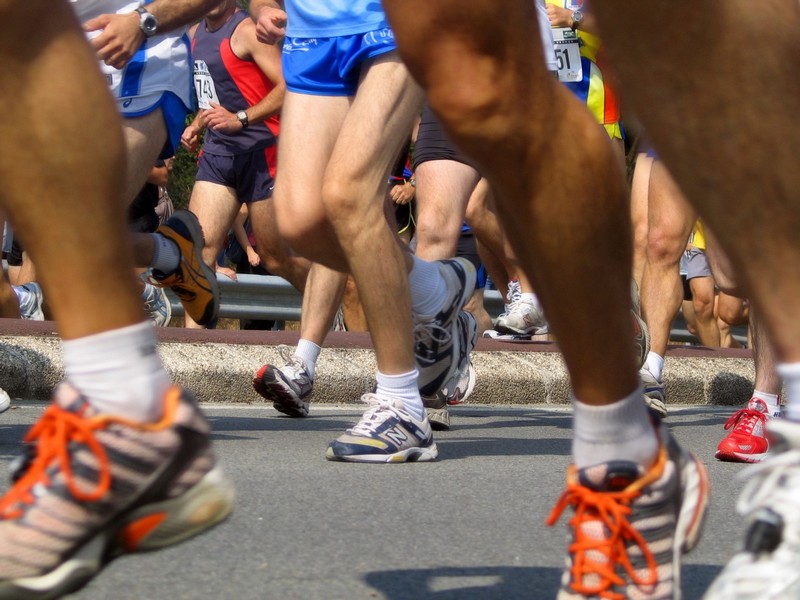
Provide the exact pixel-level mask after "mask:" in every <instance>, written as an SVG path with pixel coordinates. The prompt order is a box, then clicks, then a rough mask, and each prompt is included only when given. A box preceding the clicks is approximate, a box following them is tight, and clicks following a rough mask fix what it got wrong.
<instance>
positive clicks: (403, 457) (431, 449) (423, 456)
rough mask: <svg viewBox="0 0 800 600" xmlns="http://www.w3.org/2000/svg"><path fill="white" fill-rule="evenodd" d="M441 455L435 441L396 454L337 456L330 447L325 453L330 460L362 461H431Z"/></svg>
mask: <svg viewBox="0 0 800 600" xmlns="http://www.w3.org/2000/svg"><path fill="white" fill-rule="evenodd" d="M437 456H439V449H438V448H437V447H436V443H435V442H434V443H433V444H431V445H430V446H428V447H425V448H422V447H415V448H406V449H405V450H401V451H400V452H395V453H394V454H352V455H347V456H337V455H336V454H335V453H334V452H333V451H332V450H331V448H330V447H328V450H327V452H326V453H325V458H327V459H328V460H336V461H342V462H361V463H376V464H384V463H406V462H429V461H433V460H436V457H437Z"/></svg>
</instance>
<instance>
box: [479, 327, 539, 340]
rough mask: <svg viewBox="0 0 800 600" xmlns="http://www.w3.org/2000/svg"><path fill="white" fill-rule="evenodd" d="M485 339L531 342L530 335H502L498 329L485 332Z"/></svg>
mask: <svg viewBox="0 0 800 600" xmlns="http://www.w3.org/2000/svg"><path fill="white" fill-rule="evenodd" d="M483 337H485V338H489V339H491V340H499V341H501V342H518V341H530V339H531V336H530V335H522V334H518V333H500V332H499V331H497V330H496V329H487V330H486V331H484V332H483Z"/></svg>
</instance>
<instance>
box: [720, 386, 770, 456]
mask: <svg viewBox="0 0 800 600" xmlns="http://www.w3.org/2000/svg"><path fill="white" fill-rule="evenodd" d="M773 416H780V414H778V415H770V414H769V408H768V407H767V404H766V402H764V401H763V400H761V399H760V398H755V397H753V398H750V401H749V402H748V403H747V406H746V407H745V408H743V409H741V410H737V411H736V412H735V413H733V414H732V415H731V416H730V418H729V419H728V420H727V421H726V422H725V429H729V430H730V432H729V433H728V435H726V436H725V437H724V438H722V441H721V442H720V443H719V445H718V446H717V451H716V453H715V454H714V457H715V458H716V459H718V460H724V461H730V462H743V463H758V462H762V461H764V460H766V458H767V453H768V452H769V440H768V439H767V432H766V426H767V421H768V420H769V419H770V418H772V417H773Z"/></svg>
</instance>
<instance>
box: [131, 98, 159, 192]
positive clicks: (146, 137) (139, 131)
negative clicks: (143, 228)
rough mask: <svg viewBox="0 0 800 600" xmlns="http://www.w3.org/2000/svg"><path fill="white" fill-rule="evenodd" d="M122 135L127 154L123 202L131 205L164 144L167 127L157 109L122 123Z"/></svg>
mask: <svg viewBox="0 0 800 600" xmlns="http://www.w3.org/2000/svg"><path fill="white" fill-rule="evenodd" d="M123 132H124V134H125V146H126V149H127V151H128V174H127V180H126V187H125V201H126V202H131V201H132V200H133V199H134V198H135V197H136V194H138V193H139V190H141V189H142V186H144V184H145V181H147V175H148V174H149V173H150V169H152V168H153V165H154V164H156V160H158V156H159V154H161V150H162V148H163V147H164V143H165V142H166V141H167V127H166V125H165V124H164V117H163V115H162V112H161V108H160V107H159V108H156V109H155V110H153V111H152V112H150V113H148V114H146V115H143V116H141V117H133V118H125V119H123Z"/></svg>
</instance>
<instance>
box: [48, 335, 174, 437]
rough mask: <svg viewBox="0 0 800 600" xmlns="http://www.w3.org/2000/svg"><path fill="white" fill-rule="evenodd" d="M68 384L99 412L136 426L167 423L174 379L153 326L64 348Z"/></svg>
mask: <svg viewBox="0 0 800 600" xmlns="http://www.w3.org/2000/svg"><path fill="white" fill-rule="evenodd" d="M61 349H62V353H63V360H64V371H65V372H66V379H67V381H69V382H70V383H71V384H72V385H74V386H75V387H76V388H77V389H78V391H79V392H80V393H81V394H83V395H84V396H86V398H87V399H88V400H89V402H90V403H91V404H92V406H94V407H95V408H96V409H97V410H99V411H101V412H103V413H111V414H114V415H118V416H122V417H127V418H129V419H133V420H136V421H143V422H153V421H157V420H158V419H160V418H161V411H162V401H163V397H164V393H165V392H166V391H167V389H169V386H170V377H169V375H168V374H167V372H166V371H165V370H164V366H163V365H162V363H161V358H160V357H159V355H158V351H157V349H156V336H155V330H154V329H153V325H152V324H151V323H150V322H149V321H145V322H142V323H138V324H136V325H131V326H129V327H123V328H122V329H115V330H112V331H104V332H102V333H98V334H95V335H90V336H87V337H83V338H78V339H75V340H67V341H64V342H62V343H61Z"/></svg>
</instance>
